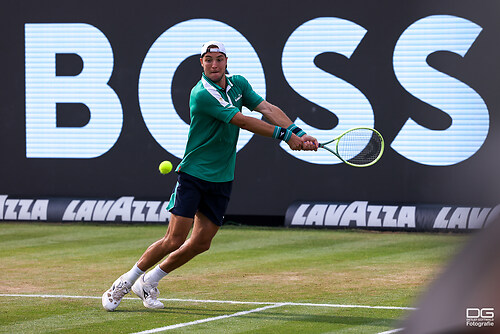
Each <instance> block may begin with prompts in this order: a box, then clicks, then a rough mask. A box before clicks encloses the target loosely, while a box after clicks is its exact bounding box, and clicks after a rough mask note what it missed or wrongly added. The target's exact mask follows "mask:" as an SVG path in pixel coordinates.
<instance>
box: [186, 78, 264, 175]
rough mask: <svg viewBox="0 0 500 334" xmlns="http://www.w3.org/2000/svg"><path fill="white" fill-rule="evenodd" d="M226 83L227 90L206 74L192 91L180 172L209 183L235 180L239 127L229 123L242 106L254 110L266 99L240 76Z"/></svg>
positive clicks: (229, 79) (228, 79)
mask: <svg viewBox="0 0 500 334" xmlns="http://www.w3.org/2000/svg"><path fill="white" fill-rule="evenodd" d="M226 80H227V85H226V90H224V89H222V88H221V87H219V86H218V85H216V84H215V83H213V82H212V81H211V80H210V79H209V78H207V77H206V76H205V74H204V73H203V74H202V77H201V80H200V81H199V82H198V83H197V84H196V86H194V87H193V89H192V90H191V96H190V99H189V108H190V111H191V125H190V127H189V134H188V140H187V144H186V151H185V153H184V158H183V159H182V161H181V163H180V164H179V166H178V167H177V171H178V172H179V171H182V172H184V173H187V174H190V175H192V176H195V177H197V178H200V179H202V180H205V181H210V182H227V181H232V180H233V179H234V168H235V162H236V144H237V142H238V136H239V133H240V128H239V127H237V126H236V125H233V124H231V123H229V122H230V121H231V119H232V118H233V116H234V115H236V113H237V112H240V111H241V109H242V107H243V106H245V107H247V108H248V109H250V110H253V109H255V107H257V105H258V104H259V103H261V102H262V101H263V100H264V99H263V98H262V97H260V96H259V95H258V94H257V93H255V92H254V90H253V89H252V86H250V84H249V83H248V81H247V80H246V79H245V78H244V77H242V76H241V75H232V76H226Z"/></svg>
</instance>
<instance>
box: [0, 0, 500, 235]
mask: <svg viewBox="0 0 500 334" xmlns="http://www.w3.org/2000/svg"><path fill="white" fill-rule="evenodd" d="M499 13H500V2H499V1H498V0H482V1H480V2H478V1H473V0H407V1H400V0H386V1H373V0H352V1H330V0H318V1H315V0H313V1H309V2H307V5H306V6H305V5H304V3H303V2H300V1H295V0H292V1H264V0H255V1H253V2H251V3H249V2H248V1H240V0H235V1H232V2H230V3H225V4H222V5H217V6H214V5H213V4H212V3H208V2H206V1H199V0H192V1H184V2H182V1H159V0H158V1H154V0H153V1H146V2H137V1H132V0H122V1H97V0H87V1H74V0H64V1H62V0H52V1H44V2H40V1H35V0H20V1H19V0H15V1H14V0H4V1H2V4H1V10H0V29H1V32H2V52H1V53H0V61H1V63H2V80H1V81H0V85H1V87H0V98H1V102H2V103H1V104H0V115H1V122H0V150H1V151H0V152H1V154H2V159H1V165H0V166H1V167H0V168H1V169H0V170H1V173H0V198H1V200H0V213H1V215H0V219H2V220H40V221H43V220H55V221H66V220H67V221H73V220H76V221H78V220H84V221H86V220H91V221H94V220H95V221H149V220H151V221H160V222H161V221H165V220H166V219H167V217H166V214H165V213H164V212H162V210H163V209H162V208H164V205H165V203H166V202H167V201H168V199H169V197H170V194H171V192H172V190H173V188H174V186H175V184H176V174H175V173H170V174H167V175H160V174H159V173H158V164H159V163H160V162H161V161H163V160H170V161H172V163H173V164H174V165H175V166H176V165H177V164H178V163H179V162H180V160H181V159H182V156H183V153H184V146H185V143H186V140H187V133H188V128H189V93H190V90H191V88H192V87H193V86H194V85H195V84H196V82H197V81H198V80H199V79H200V77H201V67H200V63H199V50H200V47H201V45H202V44H203V43H204V42H205V41H207V40H213V39H215V40H220V41H223V42H224V43H225V45H226V49H227V52H228V56H229V58H228V72H229V74H241V75H243V76H245V77H246V78H247V79H248V81H249V82H250V84H251V85H252V86H253V88H254V90H255V91H256V92H257V93H258V94H260V95H261V96H263V97H264V98H265V99H266V100H268V101H270V102H271V103H273V104H275V105H277V106H279V107H280V108H281V109H283V110H284V111H285V112H286V113H287V115H288V116H289V117H290V118H291V119H292V120H293V121H294V122H295V124H297V125H298V126H299V127H301V128H302V129H304V130H305V131H306V132H307V133H309V134H311V135H313V136H316V137H317V138H318V139H319V141H320V142H321V141H327V140H330V139H332V138H334V137H336V136H337V135H339V134H340V133H342V132H343V131H345V130H346V129H349V128H351V127H358V126H367V127H375V128H376V129H378V130H379V131H380V132H381V133H382V135H383V136H384V138H385V144H386V146H385V153H384V155H383V157H382V159H381V160H380V161H379V162H377V163H376V164H375V165H374V166H371V167H368V168H354V167H350V166H347V165H345V164H343V163H341V162H340V161H339V160H338V159H337V158H335V157H334V156H333V155H331V154H330V153H328V152H326V151H324V150H321V152H320V151H318V152H294V151H291V150H289V149H288V147H287V145H286V144H283V143H281V144H280V143H279V142H278V141H276V140H274V139H270V138H264V137H259V136H257V135H253V134H251V133H248V132H245V131H242V132H241V135H240V140H239V144H238V147H237V149H238V153H237V164H236V177H235V182H234V186H233V195H232V198H231V202H230V204H229V208H228V212H227V214H228V215H232V216H235V215H245V216H255V217H256V219H258V218H257V217H258V216H279V217H283V216H285V215H286V216H287V217H289V216H290V215H289V214H288V213H290V212H293V214H291V216H292V218H291V220H288V219H287V223H288V224H290V225H293V226H294V225H298V226H320V225H328V226H330V225H331V226H334V225H340V226H343V225H346V224H348V225H350V226H351V225H353V224H354V225H356V226H365V225H366V226H373V227H376V226H381V227H385V226H390V224H396V226H398V227H399V226H401V227H402V226H403V225H404V226H406V228H408V229H420V227H419V226H421V225H422V224H423V225H425V226H432V227H436V226H441V227H442V226H444V225H446V228H448V227H449V226H452V227H453V228H455V227H456V226H459V227H462V226H466V228H469V226H473V228H476V227H477V226H479V225H481V226H482V225H484V223H481V224H480V223H479V222H480V221H481V222H484V221H485V220H484V219H486V220H487V219H488V218H487V217H489V216H490V215H491V214H492V212H494V211H495V208H496V205H497V204H498V203H500V177H499V171H500V155H499V154H498V150H499V147H500V112H499V111H500V94H499V89H500V87H499V82H500V66H498V61H499V59H500V43H498V41H499V36H500V20H498V14H499ZM243 112H244V113H245V114H247V115H251V116H254V117H258V116H259V114H258V113H254V112H251V111H249V110H243ZM296 203H302V204H299V205H296ZM314 203H316V204H314ZM356 203H357V204H356ZM360 203H365V204H360ZM377 203H386V204H384V205H380V204H377ZM317 205H322V206H317ZM325 205H326V207H325ZM344 205H345V206H346V207H345V208H344ZM421 206H422V210H424V211H425V210H427V209H426V208H427V206H431V207H432V206H440V209H435V210H434V209H432V210H430V211H426V212H427V213H428V214H427V213H426V214H424V215H422V214H421ZM394 207H395V208H396V209H394ZM52 208H54V210H56V211H52V210H53V209H52ZM411 208H413V209H411ZM447 208H450V209H449V210H447ZM377 210H378V211H377ZM391 210H393V211H391ZM394 210H395V211H394ZM442 210H445V211H446V210H447V212H444V211H442ZM163 211H164V210H163ZM430 212H432V213H430ZM347 214H349V215H354V216H356V215H357V216H356V217H355V218H353V219H351V218H349V215H347ZM337 215H338V217H340V218H339V220H338V221H337V220H336V219H337V218H332V217H337ZM454 215H455V216H454ZM362 216H364V218H363V217H362ZM422 216H425V219H424V220H425V222H422V223H419V221H420V218H419V217H422ZM148 217H149V218H148ZM321 217H323V218H321ZM343 217H346V218H343ZM432 217H434V218H432ZM440 217H441V218H442V220H439V219H441V218H440ZM453 217H455V218H456V217H458V218H457V219H458V220H459V221H460V222H459V223H455V222H454V221H455V220H454V219H455V218H453ZM413 218H414V221H413V220H412V219H413ZM438 218H439V219H438ZM452 218H453V219H452ZM483 218H484V219H483ZM363 219H364V220H363ZM436 220H437V222H436ZM348 221H349V223H348ZM394 221H396V222H394ZM403 222H404V223H403ZM387 224H389V225H387ZM436 224H437V225H436ZM464 224H465V225H464ZM457 228H458V227H457Z"/></svg>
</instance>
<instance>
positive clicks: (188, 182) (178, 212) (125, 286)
mask: <svg viewBox="0 0 500 334" xmlns="http://www.w3.org/2000/svg"><path fill="white" fill-rule="evenodd" d="M200 196H201V195H200V191H199V186H198V185H197V183H196V180H195V179H194V178H193V177H190V176H189V175H186V174H184V173H179V177H178V182H177V185H176V187H175V189H174V192H173V194H172V196H171V199H170V203H169V209H171V210H170V211H171V213H172V215H171V218H170V222H169V226H168V228H167V232H166V234H165V236H164V237H163V238H161V239H160V240H158V241H156V242H155V243H153V244H152V245H150V246H149V247H148V249H146V251H145V252H144V253H143V255H142V256H141V258H140V259H139V261H138V262H137V263H136V264H135V265H134V266H133V267H132V269H131V270H129V271H128V272H127V273H125V274H123V275H122V276H120V277H119V278H118V279H117V280H116V281H115V282H114V283H113V285H112V286H111V288H110V289H108V290H107V291H106V292H104V294H103V295H102V305H103V307H104V308H105V309H106V310H108V311H113V310H114V309H116V308H117V307H118V305H119V304H120V302H121V300H122V298H123V296H124V295H125V294H127V293H128V292H129V291H130V290H131V289H133V285H134V283H136V282H138V281H139V278H140V277H141V275H142V279H143V277H144V276H143V275H144V272H145V271H146V270H148V269H149V268H151V267H152V266H153V265H154V264H155V263H157V262H159V261H160V260H161V259H162V258H163V257H165V255H167V254H168V253H170V252H172V251H174V250H175V249H177V248H179V247H180V246H181V245H182V244H183V243H184V241H185V240H186V237H187V236H188V234H189V230H190V229H191V226H192V225H193V217H194V215H195V213H196V211H197V208H198V204H199V200H200ZM155 269H156V268H155ZM153 270H154V269H153ZM155 272H157V271H155ZM156 286H157V285H156ZM156 286H151V287H149V290H152V289H156ZM133 290H134V292H136V291H140V292H141V294H138V295H139V297H141V298H142V299H143V301H144V303H145V304H144V305H145V306H146V307H152V308H159V307H160V306H161V307H163V304H161V303H160V302H156V301H152V302H151V301H149V299H151V298H149V299H148V302H147V303H146V300H145V299H146V297H148V296H149V293H147V294H144V293H142V292H143V289H142V288H141V289H138V288H136V289H133ZM155 291H156V292H157V289H156V290H155ZM155 291H153V294H154V293H155ZM151 297H154V296H151ZM153 299H154V300H156V297H155V298H153ZM146 304H148V305H146ZM160 304H161V305H160Z"/></svg>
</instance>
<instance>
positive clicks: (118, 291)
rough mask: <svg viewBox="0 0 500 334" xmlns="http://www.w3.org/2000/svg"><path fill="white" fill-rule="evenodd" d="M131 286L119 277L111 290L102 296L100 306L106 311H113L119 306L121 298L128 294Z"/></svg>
mask: <svg viewBox="0 0 500 334" xmlns="http://www.w3.org/2000/svg"><path fill="white" fill-rule="evenodd" d="M131 286H132V284H131V283H130V282H127V281H126V280H125V279H123V278H122V276H120V277H119V278H118V279H117V280H116V281H115V282H114V283H113V285H112V286H111V288H109V289H108V290H107V291H106V292H104V294H103V295H102V306H103V307H104V308H105V309H106V310H107V311H114V310H115V309H116V308H117V307H118V305H120V302H121V301H122V298H123V296H125V295H126V294H127V293H129V292H130V288H131Z"/></svg>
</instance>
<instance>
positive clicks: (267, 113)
mask: <svg viewBox="0 0 500 334" xmlns="http://www.w3.org/2000/svg"><path fill="white" fill-rule="evenodd" d="M254 110H255V111H258V112H260V113H261V114H262V115H263V116H264V117H265V118H266V119H267V120H268V121H269V122H270V123H271V124H274V125H277V126H281V127H283V128H288V127H289V126H290V125H292V121H291V120H290V118H288V116H287V115H286V114H285V113H284V112H283V110H281V109H280V108H279V107H277V106H275V105H274V104H271V103H269V102H267V101H266V100H264V101H262V102H261V103H259V104H258V105H257V107H255V108H254Z"/></svg>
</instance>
